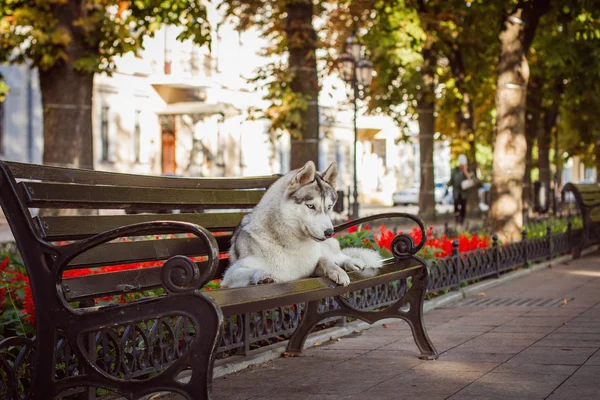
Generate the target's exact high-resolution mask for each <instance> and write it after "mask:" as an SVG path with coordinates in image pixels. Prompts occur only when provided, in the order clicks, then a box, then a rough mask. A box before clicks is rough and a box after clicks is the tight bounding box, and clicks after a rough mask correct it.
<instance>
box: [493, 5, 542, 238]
mask: <svg viewBox="0 0 600 400" xmlns="http://www.w3.org/2000/svg"><path fill="white" fill-rule="evenodd" d="M549 3H550V1H549V0H537V1H532V2H528V3H519V4H520V6H519V7H517V8H516V9H515V11H514V12H513V13H512V14H511V15H508V16H507V17H506V18H505V20H504V23H503V28H504V29H503V30H502V32H501V33H500V57H499V59H498V65H497V71H498V84H497V92H496V132H495V137H494V144H493V152H494V160H493V163H492V188H491V197H492V203H491V205H490V211H489V221H490V224H491V227H492V230H493V231H494V232H495V233H497V234H498V236H499V238H500V239H501V240H502V241H505V242H508V241H517V240H519V239H520V238H521V230H522V227H523V213H522V195H523V177H524V175H525V153H526V147H527V143H526V140H525V99H526V89H527V83H528V80H529V65H528V63H527V52H528V50H529V46H530V45H531V42H532V41H533V36H534V34H535V29H536V27H537V23H538V21H539V18H540V17H541V15H542V14H543V13H544V12H546V11H547V9H548V8H549V6H550V4H549Z"/></svg>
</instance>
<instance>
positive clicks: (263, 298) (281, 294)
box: [63, 259, 423, 316]
mask: <svg viewBox="0 0 600 400" xmlns="http://www.w3.org/2000/svg"><path fill="white" fill-rule="evenodd" d="M228 261H229V260H226V259H221V260H219V273H218V274H217V276H218V277H220V276H222V274H223V273H224V272H225V269H226V268H227V266H228V265H229V263H228ZM410 262H412V263H413V264H414V262H415V261H414V260H412V261H410ZM198 266H199V267H200V270H203V268H205V263H198ZM420 268H423V267H422V266H420V265H418V266H411V264H410V263H409V262H399V263H398V264H396V263H395V262H394V260H392V259H390V260H387V261H386V262H385V264H384V266H383V267H382V268H380V269H377V270H368V271H367V272H350V273H348V276H349V277H350V280H351V284H350V286H349V287H347V288H344V287H340V286H338V285H336V284H335V283H333V282H332V281H331V280H329V279H328V278H308V279H301V280H297V281H292V282H285V283H279V284H271V285H258V286H249V287H245V288H235V289H226V290H213V291H210V292H208V293H207V294H208V295H209V296H211V297H213V298H214V299H215V300H216V301H217V304H219V306H220V307H221V309H222V311H223V312H224V314H225V315H226V316H229V315H236V314H240V313H244V312H249V311H256V310H260V309H267V308H272V307H279V306H285V305H289V304H293V303H300V302H305V301H309V300H313V299H317V298H319V297H318V296H319V295H318V294H317V297H314V298H313V297H311V296H312V295H315V293H314V291H315V290H318V291H323V290H331V289H332V288H336V292H335V294H344V293H347V292H348V291H352V290H359V289H363V288H366V287H372V286H376V285H379V284H384V283H387V282H390V281H392V280H396V279H403V278H406V277H408V276H414V275H415V274H416V273H417V272H418V270H419V269H420ZM160 270H161V267H151V268H143V269H135V270H129V271H118V272H111V273H108V274H97V275H89V276H84V277H77V278H67V279H63V287H64V288H65V294H66V296H67V300H68V301H77V300H81V299H84V298H98V297H104V296H111V295H118V294H121V293H124V292H139V291H143V290H151V289H155V288H158V287H161V280H160ZM125 285H127V286H125ZM311 293H312V294H311ZM307 295H308V296H309V297H306V296H307ZM320 295H321V296H323V297H328V296H332V295H334V293H321V294H320ZM323 297H321V298H323ZM281 298H283V299H284V300H279V299H281ZM269 301H271V302H272V301H277V302H278V303H277V304H275V305H270V304H269ZM257 302H258V303H261V302H264V305H263V306H262V308H261V306H256V303H257ZM253 304H254V307H253Z"/></svg>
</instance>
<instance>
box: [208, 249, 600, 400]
mask: <svg viewBox="0 0 600 400" xmlns="http://www.w3.org/2000/svg"><path fill="white" fill-rule="evenodd" d="M475 300H477V301H475ZM565 300H566V304H564V303H565ZM478 303H479V304H478ZM425 322H426V326H427V327H428V332H429V335H430V337H431V340H432V341H433V343H434V345H435V346H436V348H437V350H438V352H439V353H440V354H441V355H440V358H439V360H436V361H421V360H419V359H418V358H417V356H418V354H419V353H418V351H417V348H416V346H415V344H414V342H413V340H412V337H411V336H410V331H409V328H408V325H407V324H406V323H404V322H402V321H400V320H399V321H398V323H394V324H391V325H389V326H388V327H377V328H372V329H369V330H366V331H363V332H362V333H359V334H355V335H352V336H348V337H344V338H341V339H340V340H339V341H330V342H327V343H323V344H322V345H320V346H318V347H314V348H311V349H308V350H306V351H305V355H304V356H302V357H294V358H280V359H277V360H275V361H273V362H270V363H268V364H266V365H263V366H261V367H256V368H253V369H249V370H245V371H242V372H239V373H237V374H233V375H228V376H225V377H222V378H219V379H216V380H215V381H214V383H213V398H214V399H216V400H221V399H223V400H225V399H226V400H236V399H253V400H254V399H261V400H296V399H302V400H306V399H319V400H334V399H336V400H337V399H356V400H375V399H377V400H379V399H381V400H401V399H402V400H403V399H427V400H435V399H452V400H459V399H464V400H476V399H477V400H484V399H551V400H562V399H565V400H567V399H569V400H571V399H577V400H581V399H600V253H595V254H592V255H590V256H587V257H585V258H582V259H579V260H576V261H571V262H570V263H569V264H561V265H556V266H554V267H553V268H549V269H546V270H543V271H540V272H537V273H533V274H529V275H527V276H525V277H522V278H519V279H516V280H513V281H510V282H507V283H506V284H503V285H501V286H497V287H495V288H493V289H490V290H488V291H487V292H486V293H485V296H479V298H478V299H465V300H462V301H461V302H459V303H457V304H455V305H451V306H448V307H446V308H441V309H437V310H433V311H431V312H428V313H426V314H425Z"/></svg>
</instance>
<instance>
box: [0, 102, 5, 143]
mask: <svg viewBox="0 0 600 400" xmlns="http://www.w3.org/2000/svg"><path fill="white" fill-rule="evenodd" d="M4 107H5V103H4V102H0V154H4Z"/></svg>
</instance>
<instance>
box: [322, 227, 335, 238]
mask: <svg viewBox="0 0 600 400" xmlns="http://www.w3.org/2000/svg"><path fill="white" fill-rule="evenodd" d="M323 234H324V235H325V237H326V238H330V237H332V236H333V229H331V228H329V229H327V230H326V231H325V232H323Z"/></svg>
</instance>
